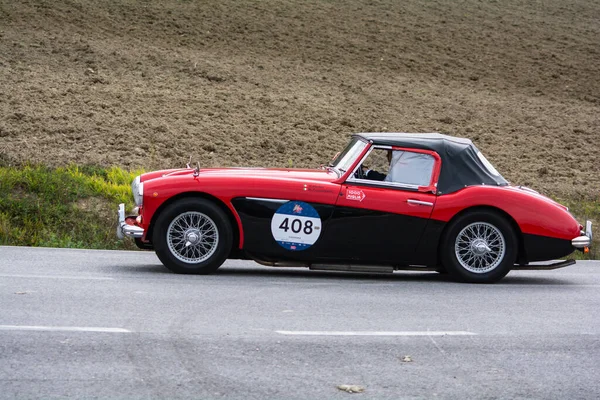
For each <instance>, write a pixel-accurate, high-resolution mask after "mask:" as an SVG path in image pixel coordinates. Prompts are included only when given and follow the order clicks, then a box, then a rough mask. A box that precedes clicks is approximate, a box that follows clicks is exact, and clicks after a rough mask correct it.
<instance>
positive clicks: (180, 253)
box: [152, 198, 233, 274]
mask: <svg viewBox="0 0 600 400" xmlns="http://www.w3.org/2000/svg"><path fill="white" fill-rule="evenodd" d="M196 221H197V222H196ZM186 224H187V225H188V227H187V228H185V226H186ZM194 235H195V236H194ZM232 241H233V232H232V227H231V224H230V222H229V219H228V218H227V215H226V214H225V213H224V212H223V211H222V210H221V209H220V208H219V206H217V205H216V204H215V203H213V202H211V201H209V200H206V199H201V198H185V199H181V200H178V201H176V202H175V203H173V204H170V205H169V206H167V207H166V208H165V209H164V210H163V211H162V212H161V213H160V215H159V216H158V219H157V220H156V225H155V227H154V233H153V235H152V244H153V245H154V249H155V251H156V255H157V256H158V258H159V259H160V261H161V262H162V263H163V264H164V265H165V267H167V268H168V269H169V270H171V271H173V272H175V273H178V274H210V273H212V272H215V271H216V270H217V269H218V268H219V267H220V266H221V265H222V264H223V262H224V261H225V260H226V259H227V256H228V255H229V252H230V250H231V246H232ZM184 242H185V243H184ZM188 243H189V244H188ZM207 248H208V250H207ZM196 252H197V254H196Z"/></svg>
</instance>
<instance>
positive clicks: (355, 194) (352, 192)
mask: <svg viewBox="0 0 600 400" xmlns="http://www.w3.org/2000/svg"><path fill="white" fill-rule="evenodd" d="M365 197H367V196H366V195H365V193H364V192H363V191H362V190H359V189H348V190H347V191H346V200H355V201H363V200H364V199H365Z"/></svg>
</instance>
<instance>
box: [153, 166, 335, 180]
mask: <svg viewBox="0 0 600 400" xmlns="http://www.w3.org/2000/svg"><path fill="white" fill-rule="evenodd" d="M185 175H189V176H193V175H194V169H191V168H183V169H169V170H162V171H153V172H148V173H145V174H143V175H142V176H141V181H142V182H145V181H149V180H151V179H159V178H166V179H168V178H170V177H175V176H178V177H181V176H185ZM198 176H199V178H200V179H202V177H222V178H225V179H226V178H229V177H231V178H242V177H249V178H268V179H269V178H272V179H290V180H310V181H326V182H331V181H334V180H336V179H338V178H339V177H338V175H337V173H335V172H334V171H332V170H331V169H290V168H207V169H200V172H199V174H198Z"/></svg>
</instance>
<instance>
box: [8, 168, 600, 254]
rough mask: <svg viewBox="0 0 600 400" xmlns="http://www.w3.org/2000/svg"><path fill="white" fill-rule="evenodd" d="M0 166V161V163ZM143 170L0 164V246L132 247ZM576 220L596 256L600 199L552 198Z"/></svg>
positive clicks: (599, 237)
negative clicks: (586, 228)
mask: <svg viewBox="0 0 600 400" xmlns="http://www.w3.org/2000/svg"><path fill="white" fill-rule="evenodd" d="M0 165H1V164H0ZM140 173H142V171H125V170H123V169H120V168H117V167H112V168H101V167H96V166H69V167H65V168H56V169H51V168H48V167H44V166H39V165H38V166H27V165H26V166H18V167H17V166H0V245H15V246H47V247H75V248H88V249H132V248H135V245H134V244H133V242H132V241H131V240H118V239H117V238H116V236H115V230H116V226H117V219H116V215H117V206H118V204H119V203H125V204H126V207H127V208H128V209H131V208H132V207H133V198H132V196H131V188H130V184H131V181H132V180H133V179H134V178H135V176H136V175H139V174H140ZM556 200H557V201H559V202H560V203H562V204H564V205H566V206H567V207H569V210H570V211H571V213H572V214H573V215H574V216H575V217H576V218H577V220H578V221H579V222H581V223H585V220H586V219H590V220H592V221H593V222H594V228H595V230H596V231H597V234H596V237H595V239H594V244H593V246H592V248H591V251H590V253H589V254H583V253H581V252H575V253H574V256H575V258H577V259H590V258H593V259H599V258H600V200H597V201H592V200H589V199H574V198H572V199H565V198H562V199H561V198H559V199H556Z"/></svg>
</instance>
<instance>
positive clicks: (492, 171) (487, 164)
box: [477, 151, 500, 176]
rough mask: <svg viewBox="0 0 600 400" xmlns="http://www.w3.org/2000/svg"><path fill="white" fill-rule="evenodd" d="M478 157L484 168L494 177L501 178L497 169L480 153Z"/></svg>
mask: <svg viewBox="0 0 600 400" xmlns="http://www.w3.org/2000/svg"><path fill="white" fill-rule="evenodd" d="M477 157H479V160H480V161H481V162H482V163H483V166H484V167H485V169H487V170H488V171H489V173H490V174H492V175H494V176H500V173H499V172H498V171H496V168H494V166H493V165H492V163H490V162H489V161H488V160H487V158H485V156H484V155H483V154H481V152H480V151H478V152H477Z"/></svg>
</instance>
